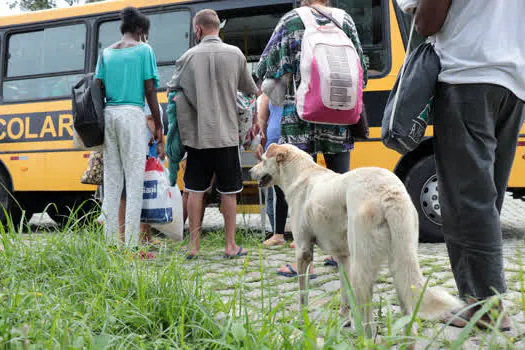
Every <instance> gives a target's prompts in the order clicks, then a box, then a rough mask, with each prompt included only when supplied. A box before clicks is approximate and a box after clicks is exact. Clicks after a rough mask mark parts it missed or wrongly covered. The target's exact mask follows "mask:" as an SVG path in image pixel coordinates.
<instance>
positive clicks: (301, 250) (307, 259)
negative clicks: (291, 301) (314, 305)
mask: <svg viewBox="0 0 525 350" xmlns="http://www.w3.org/2000/svg"><path fill="white" fill-rule="evenodd" d="M296 244H297V247H296V249H295V255H296V258H297V273H298V274H299V293H300V301H301V305H302V306H308V292H307V291H306V278H307V277H306V271H307V269H308V268H309V265H310V264H311V263H312V261H313V257H314V247H313V245H312V244H311V243H307V244H304V243H303V244H301V245H299V244H298V242H297V241H296Z"/></svg>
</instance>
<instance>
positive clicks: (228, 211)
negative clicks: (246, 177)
mask: <svg viewBox="0 0 525 350" xmlns="http://www.w3.org/2000/svg"><path fill="white" fill-rule="evenodd" d="M221 199H222V215H223V217H224V229H225V231H226V250H225V252H224V253H225V254H226V255H235V254H237V253H239V246H238V245H237V244H236V243H235V228H236V224H237V223H236V219H237V195H236V194H222V195H221ZM246 251H247V250H246V249H244V250H243V251H242V252H241V253H245V252H246Z"/></svg>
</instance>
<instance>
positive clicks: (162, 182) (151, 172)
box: [140, 157, 173, 224]
mask: <svg viewBox="0 0 525 350" xmlns="http://www.w3.org/2000/svg"><path fill="white" fill-rule="evenodd" d="M171 197H172V193H171V189H170V184H169V180H168V176H167V174H166V172H165V171H164V167H163V166H162V164H161V162H160V161H159V159H158V158H154V157H149V158H148V160H147V161H146V172H145V174H144V192H143V195H142V211H141V214H140V222H142V223H144V224H166V223H170V222H172V221H173V205H172V200H171Z"/></svg>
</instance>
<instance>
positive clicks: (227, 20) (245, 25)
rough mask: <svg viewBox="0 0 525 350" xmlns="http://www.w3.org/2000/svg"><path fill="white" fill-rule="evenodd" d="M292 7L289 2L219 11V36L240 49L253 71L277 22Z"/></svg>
mask: <svg viewBox="0 0 525 350" xmlns="http://www.w3.org/2000/svg"><path fill="white" fill-rule="evenodd" d="M292 8H293V4H292V3H289V4H283V5H272V6H266V7H254V8H242V9H235V10H228V11H221V12H219V18H220V19H221V21H223V24H224V25H223V28H222V29H221V33H220V36H221V38H222V40H223V41H224V42H225V43H227V44H230V45H234V46H237V47H238V48H239V49H241V51H242V52H243V53H244V55H245V56H246V60H247V61H248V65H249V66H251V69H252V72H253V70H254V69H255V66H256V65H257V62H259V58H260V57H261V54H262V52H263V50H264V48H265V47H266V44H267V43H268V41H269V40H270V37H271V36H272V33H273V30H274V29H275V27H276V26H277V23H278V22H279V20H280V19H281V17H282V16H284V15H285V14H286V13H287V12H288V11H290V10H292Z"/></svg>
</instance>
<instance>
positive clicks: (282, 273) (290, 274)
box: [277, 264, 317, 280]
mask: <svg viewBox="0 0 525 350" xmlns="http://www.w3.org/2000/svg"><path fill="white" fill-rule="evenodd" d="M286 267H287V268H288V270H289V271H290V272H283V271H277V274H278V275H280V276H284V277H296V276H297V271H295V270H294V268H293V267H292V265H290V264H286ZM309 276H310V279H311V280H314V279H316V278H317V275H316V274H315V273H311V274H310V275H309Z"/></svg>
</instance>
